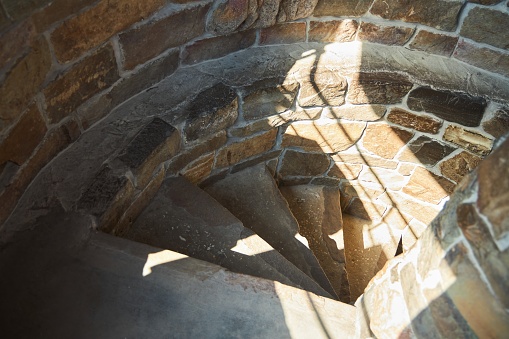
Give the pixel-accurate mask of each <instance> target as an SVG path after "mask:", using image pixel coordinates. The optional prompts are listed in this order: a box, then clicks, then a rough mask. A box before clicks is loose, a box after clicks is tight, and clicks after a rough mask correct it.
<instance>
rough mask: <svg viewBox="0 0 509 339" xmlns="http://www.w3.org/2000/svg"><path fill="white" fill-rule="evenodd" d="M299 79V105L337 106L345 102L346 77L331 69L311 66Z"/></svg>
mask: <svg viewBox="0 0 509 339" xmlns="http://www.w3.org/2000/svg"><path fill="white" fill-rule="evenodd" d="M308 72H309V74H308ZM299 80H300V82H301V88H300V93H299V99H298V100H299V105H300V106H301V107H310V106H339V105H342V104H343V103H344V102H345V92H346V87H347V82H346V78H344V77H343V76H341V75H340V74H339V73H338V72H337V71H335V70H333V69H327V68H323V67H319V68H312V69H311V70H306V73H305V74H304V75H303V76H302V77H301V79H299Z"/></svg>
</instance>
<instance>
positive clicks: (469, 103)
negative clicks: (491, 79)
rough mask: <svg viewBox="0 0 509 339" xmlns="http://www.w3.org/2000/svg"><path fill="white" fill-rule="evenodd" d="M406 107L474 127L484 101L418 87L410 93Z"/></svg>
mask: <svg viewBox="0 0 509 339" xmlns="http://www.w3.org/2000/svg"><path fill="white" fill-rule="evenodd" d="M407 105H408V107H409V108H410V109H412V110H414V111H418V112H421V111H425V112H428V113H432V114H434V115H436V116H437V117H439V118H442V119H445V120H447V121H452V122H456V123H458V124H462V125H463V126H468V127H475V126H479V123H480V122H481V119H482V117H483V114H484V110H485V108H486V100H485V99H483V98H481V97H473V96H470V95H468V94H465V93H459V92H448V91H436V90H434V89H431V88H428V87H419V88H417V89H415V90H413V91H412V92H410V94H409V96H408V100H407Z"/></svg>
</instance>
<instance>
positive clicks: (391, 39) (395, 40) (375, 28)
mask: <svg viewBox="0 0 509 339" xmlns="http://www.w3.org/2000/svg"><path fill="white" fill-rule="evenodd" d="M414 31H415V28H410V27H402V26H399V27H398V26H385V25H384V26H382V25H377V24H373V23H370V22H362V23H361V25H360V27H359V33H358V34H357V39H358V40H360V41H367V42H375V43H379V44H385V45H396V46H403V45H404V44H405V43H406V42H407V41H408V40H409V39H410V37H411V36H412V34H413V33H414Z"/></svg>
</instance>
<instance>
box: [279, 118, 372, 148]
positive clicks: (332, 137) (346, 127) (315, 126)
mask: <svg viewBox="0 0 509 339" xmlns="http://www.w3.org/2000/svg"><path fill="white" fill-rule="evenodd" d="M365 127H366V123H362V122H333V123H330V122H325V123H324V122H316V123H315V122H299V123H294V124H292V125H290V126H288V128H287V129H286V131H285V132H284V135H283V141H282V147H289V146H295V147H299V148H302V149H304V150H307V151H315V152H325V153H336V152H339V151H343V150H345V149H347V148H350V147H351V146H352V145H354V144H355V143H356V142H357V141H358V140H359V138H360V137H361V135H362V133H363V131H364V129H365Z"/></svg>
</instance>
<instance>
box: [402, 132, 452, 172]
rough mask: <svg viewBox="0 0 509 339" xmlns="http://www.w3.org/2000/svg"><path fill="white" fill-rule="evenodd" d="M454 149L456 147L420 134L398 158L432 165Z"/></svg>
mask: <svg viewBox="0 0 509 339" xmlns="http://www.w3.org/2000/svg"><path fill="white" fill-rule="evenodd" d="M453 151H455V148H454V147H451V146H449V145H445V144H442V143H441V142H438V141H435V140H433V139H431V138H428V137H426V136H420V137H419V138H417V139H416V140H414V141H412V142H411V143H410V144H408V145H407V147H406V148H405V150H404V151H403V152H402V153H401V155H400V156H399V157H398V159H399V160H401V161H409V162H415V163H420V164H423V165H425V166H429V167H432V166H435V165H436V164H437V163H438V162H439V161H440V160H442V159H443V158H445V157H446V156H448V155H449V154H451V153H452V152H453Z"/></svg>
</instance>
